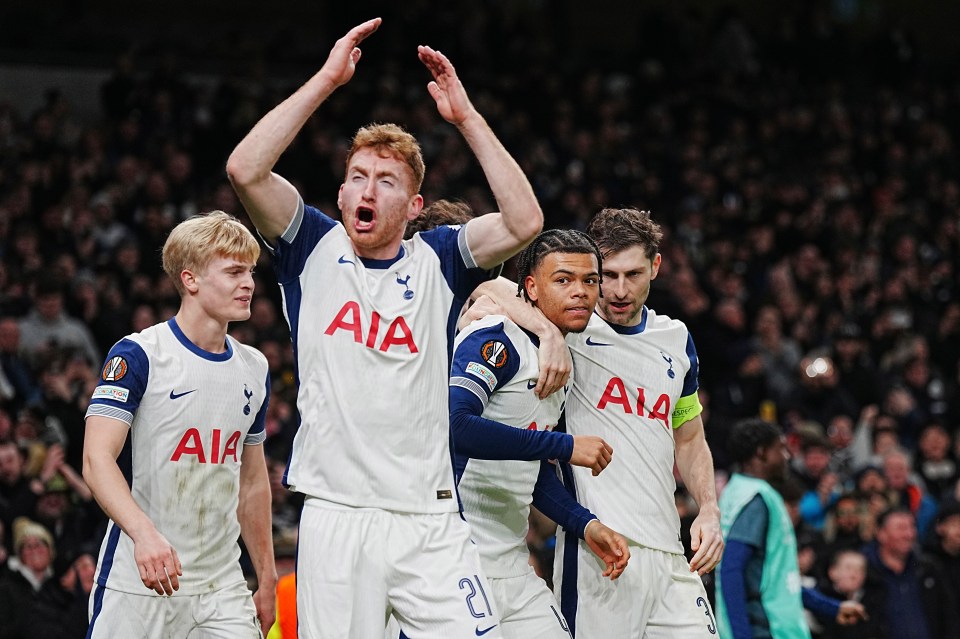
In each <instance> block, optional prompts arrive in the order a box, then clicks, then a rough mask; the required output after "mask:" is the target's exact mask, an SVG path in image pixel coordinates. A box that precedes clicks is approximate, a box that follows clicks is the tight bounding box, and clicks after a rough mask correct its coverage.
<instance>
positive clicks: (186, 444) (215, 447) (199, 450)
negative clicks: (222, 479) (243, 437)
mask: <svg viewBox="0 0 960 639" xmlns="http://www.w3.org/2000/svg"><path fill="white" fill-rule="evenodd" d="M224 435H226V433H224V432H223V431H221V430H220V429H219V428H214V429H213V430H212V431H211V432H210V441H208V442H205V441H203V438H202V437H201V435H200V431H199V430H197V429H196V428H188V429H187V431H186V432H185V433H184V434H183V437H181V438H180V443H179V444H177V447H176V449H175V450H174V451H173V455H171V456H170V461H172V462H178V461H191V460H192V461H196V462H197V463H198V464H224V463H226V462H227V461H230V460H232V461H233V462H234V463H235V464H239V463H240V458H239V457H238V456H237V447H238V446H239V445H240V431H238V430H236V431H234V432H233V433H231V434H229V435H227V436H226V438H225V439H224Z"/></svg>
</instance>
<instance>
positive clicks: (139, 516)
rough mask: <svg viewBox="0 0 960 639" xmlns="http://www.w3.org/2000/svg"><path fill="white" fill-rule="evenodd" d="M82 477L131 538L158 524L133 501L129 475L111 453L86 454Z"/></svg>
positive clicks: (134, 538)
mask: <svg viewBox="0 0 960 639" xmlns="http://www.w3.org/2000/svg"><path fill="white" fill-rule="evenodd" d="M83 477H84V480H85V481H86V483H87V486H88V487H89V488H90V492H91V493H93V496H94V498H95V499H96V500H97V503H98V504H100V508H102V509H103V512H105V513H106V514H107V516H108V517H110V519H112V520H113V521H114V522H115V523H116V524H117V525H118V526H120V529H121V530H122V531H123V532H125V533H127V535H128V536H129V537H130V538H131V539H133V540H134V541H137V539H139V538H140V537H141V535H142V533H143V531H145V530H149V529H151V528H155V526H154V523H153V522H152V521H151V520H150V518H149V517H148V516H147V514H146V513H145V512H143V509H141V508H140V506H139V505H137V502H136V501H134V499H133V495H132V494H131V493H130V487H129V486H128V485H127V480H126V478H125V477H124V476H123V473H122V472H120V467H119V466H117V462H116V460H115V459H114V458H112V457H111V456H110V455H109V454H102V455H84V459H83Z"/></svg>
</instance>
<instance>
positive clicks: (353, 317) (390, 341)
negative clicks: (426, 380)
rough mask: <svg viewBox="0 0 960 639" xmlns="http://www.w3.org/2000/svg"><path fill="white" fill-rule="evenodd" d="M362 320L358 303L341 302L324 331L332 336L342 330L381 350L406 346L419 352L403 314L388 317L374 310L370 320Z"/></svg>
mask: <svg viewBox="0 0 960 639" xmlns="http://www.w3.org/2000/svg"><path fill="white" fill-rule="evenodd" d="M364 320H365V318H363V316H362V315H361V312H360V304H358V303H357V302H354V301H349V302H347V303H346V304H344V305H343V308H341V309H340V311H339V312H338V313H337V315H336V317H334V318H333V321H332V322H330V325H329V326H328V327H327V330H325V331H324V332H323V333H324V335H334V334H336V333H337V332H338V331H344V332H346V333H347V335H349V336H351V337H352V338H353V341H354V342H356V343H357V344H363V345H364V346H366V347H367V348H372V349H374V350H378V351H382V352H384V353H386V352H387V351H388V350H390V349H391V348H396V349H401V350H402V349H404V348H406V349H407V351H408V352H410V353H411V354H413V353H419V352H420V349H419V348H417V343H416V342H415V341H414V339H413V331H411V330H410V326H409V325H408V324H407V321H406V320H405V319H404V318H403V315H398V316H397V317H395V318H394V319H392V320H391V319H387V318H385V317H383V316H381V315H380V313H378V312H377V311H374V312H373V314H372V315H371V316H370V320H369V322H366V321H364ZM384 326H385V328H384Z"/></svg>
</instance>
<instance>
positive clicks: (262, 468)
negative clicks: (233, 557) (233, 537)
mask: <svg viewBox="0 0 960 639" xmlns="http://www.w3.org/2000/svg"><path fill="white" fill-rule="evenodd" d="M270 502H271V498H270V478H269V475H268V474H267V462H266V459H265V458H264V456H263V445H262V444H245V445H244V447H243V454H242V456H241V458H240V505H239V507H238V508H237V519H238V520H239V522H240V536H241V537H243V543H244V545H245V546H246V547H247V552H249V553H250V560H251V561H252V562H253V567H254V570H256V572H257V592H256V593H254V595H253V602H254V604H255V605H256V607H257V618H258V619H259V620H260V627H261V628H265V629H267V630H269V629H270V628H271V627H272V626H273V622H274V619H275V617H276V609H277V608H276V606H277V567H276V564H275V562H274V559H273V531H272V529H271V522H270Z"/></svg>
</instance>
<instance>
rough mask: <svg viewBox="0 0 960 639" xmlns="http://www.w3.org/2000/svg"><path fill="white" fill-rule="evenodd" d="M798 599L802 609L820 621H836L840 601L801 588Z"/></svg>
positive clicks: (818, 592) (811, 589)
mask: <svg viewBox="0 0 960 639" xmlns="http://www.w3.org/2000/svg"><path fill="white" fill-rule="evenodd" d="M800 598H801V599H802V600H803V607H804V608H806V609H807V610H809V611H810V612H812V613H813V614H815V615H817V616H818V617H820V618H821V619H836V618H837V614H838V613H839V612H840V600H839V599H833V598H832V597H828V596H826V595H825V594H823V593H822V592H820V591H819V590H814V589H813V588H801V589H800Z"/></svg>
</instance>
